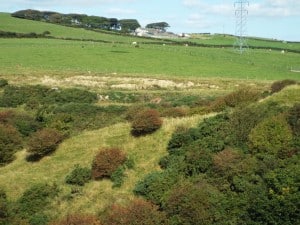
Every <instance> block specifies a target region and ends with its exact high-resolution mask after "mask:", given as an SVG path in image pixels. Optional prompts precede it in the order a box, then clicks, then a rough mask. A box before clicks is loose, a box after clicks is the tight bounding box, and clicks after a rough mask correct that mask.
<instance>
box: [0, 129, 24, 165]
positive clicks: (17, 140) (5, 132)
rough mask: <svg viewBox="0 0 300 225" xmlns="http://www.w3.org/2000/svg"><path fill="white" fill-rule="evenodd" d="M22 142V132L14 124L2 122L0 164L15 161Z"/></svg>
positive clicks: (0, 130)
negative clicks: (3, 123) (15, 154)
mask: <svg viewBox="0 0 300 225" xmlns="http://www.w3.org/2000/svg"><path fill="white" fill-rule="evenodd" d="M21 143H22V139H21V136H20V133H19V132H18V131H17V130H16V129H15V128H14V127H13V126H11V125H2V124H0V166H3V165H5V164H7V163H9V162H11V161H13V159H14V153H15V152H16V151H17V150H18V149H20V147H21Z"/></svg>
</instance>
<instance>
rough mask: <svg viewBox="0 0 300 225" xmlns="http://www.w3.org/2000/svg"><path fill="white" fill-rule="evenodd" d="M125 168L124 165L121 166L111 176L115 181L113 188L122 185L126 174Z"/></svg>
mask: <svg viewBox="0 0 300 225" xmlns="http://www.w3.org/2000/svg"><path fill="white" fill-rule="evenodd" d="M124 172H125V168H124V167H123V166H119V167H118V168H117V169H116V170H115V171H114V172H113V173H112V174H111V176H110V179H111V181H112V182H113V188H115V187H121V186H122V184H123V183H124V176H125V174H124Z"/></svg>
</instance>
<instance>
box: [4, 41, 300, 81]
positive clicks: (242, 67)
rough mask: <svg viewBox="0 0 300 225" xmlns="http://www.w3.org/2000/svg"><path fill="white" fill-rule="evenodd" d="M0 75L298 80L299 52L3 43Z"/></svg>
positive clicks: (128, 45) (63, 43)
mask: <svg viewBox="0 0 300 225" xmlns="http://www.w3.org/2000/svg"><path fill="white" fill-rule="evenodd" d="M0 46H1V52H2V56H0V59H1V67H0V75H2V76H10V75H17V74H32V75H34V76H36V75H51V74H57V73H60V74H61V75H63V74H66V73H67V72H69V73H81V74H87V72H88V71H91V72H93V73H96V74H112V73H117V74H119V75H121V76H124V75H127V76H128V75H139V76H152V77H181V78H234V79H257V80H277V79H284V78H290V79H299V74H298V73H293V72H291V71H290V70H291V68H293V67H299V54H295V53H288V54H280V53H279V52H277V51H272V52H269V51H266V50H249V52H247V53H246V54H243V55H240V54H238V53H236V52H234V51H233V49H216V48H200V47H188V48H186V47H183V46H168V45H167V46H163V45H159V46H157V45H140V47H139V48H134V47H133V46H132V45H130V44H116V45H112V44H101V43H92V42H78V41H63V40H52V39H0Z"/></svg>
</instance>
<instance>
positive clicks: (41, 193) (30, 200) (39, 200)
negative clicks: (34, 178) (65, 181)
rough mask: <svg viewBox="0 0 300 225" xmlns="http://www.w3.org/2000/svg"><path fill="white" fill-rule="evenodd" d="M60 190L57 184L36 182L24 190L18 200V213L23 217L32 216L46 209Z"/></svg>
mask: <svg viewBox="0 0 300 225" xmlns="http://www.w3.org/2000/svg"><path fill="white" fill-rule="evenodd" d="M58 192H59V190H58V187H57V185H55V184H51V185H50V184H35V185H33V186H31V187H30V188H28V189H27V190H25V191H24V193H23V194H22V196H21V197H20V198H19V199H18V201H17V214H18V215H19V216H21V217H23V218H32V217H33V216H34V215H36V214H40V213H42V212H43V210H45V209H46V208H47V207H48V206H49V204H50V203H51V200H52V199H53V198H54V197H55V196H57V194H58Z"/></svg>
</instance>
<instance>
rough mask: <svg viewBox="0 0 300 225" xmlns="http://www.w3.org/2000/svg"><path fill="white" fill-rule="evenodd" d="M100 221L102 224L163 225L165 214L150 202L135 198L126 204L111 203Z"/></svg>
mask: <svg viewBox="0 0 300 225" xmlns="http://www.w3.org/2000/svg"><path fill="white" fill-rule="evenodd" d="M102 222H103V224H104V225H140V224H141V225H143V224H144V225H163V224H166V215H165V214H164V213H163V212H160V211H159V210H158V207H157V206H155V205H153V204H152V203H150V202H147V201H145V200H142V199H135V200H133V201H132V202H130V203H129V204H128V205H126V206H120V205H113V206H112V207H111V208H110V209H109V210H108V212H107V213H106V215H104V218H103V221H102Z"/></svg>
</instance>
